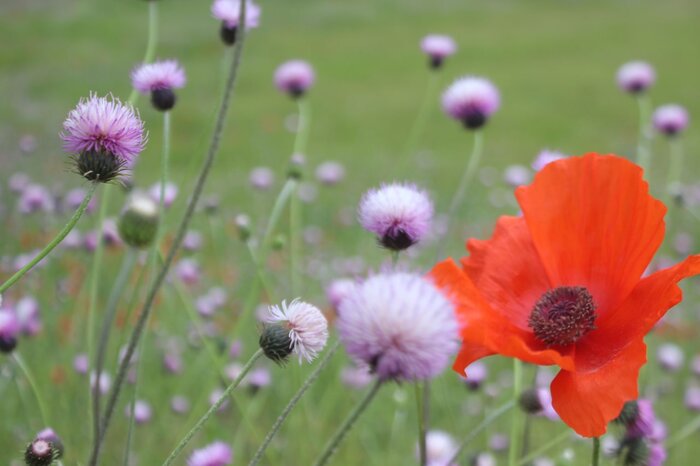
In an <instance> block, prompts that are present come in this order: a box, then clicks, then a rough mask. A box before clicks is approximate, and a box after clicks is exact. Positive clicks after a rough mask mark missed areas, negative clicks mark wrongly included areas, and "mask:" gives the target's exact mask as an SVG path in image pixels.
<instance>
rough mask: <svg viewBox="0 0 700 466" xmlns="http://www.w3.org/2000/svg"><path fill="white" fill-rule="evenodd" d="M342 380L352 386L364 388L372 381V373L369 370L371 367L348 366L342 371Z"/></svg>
mask: <svg viewBox="0 0 700 466" xmlns="http://www.w3.org/2000/svg"><path fill="white" fill-rule="evenodd" d="M340 380H341V381H342V382H343V384H344V385H346V386H348V387H350V388H356V389H360V388H364V387H366V386H367V385H369V383H370V382H371V381H372V374H370V372H369V367H367V366H365V365H361V366H347V367H344V368H343V370H342V371H340Z"/></svg>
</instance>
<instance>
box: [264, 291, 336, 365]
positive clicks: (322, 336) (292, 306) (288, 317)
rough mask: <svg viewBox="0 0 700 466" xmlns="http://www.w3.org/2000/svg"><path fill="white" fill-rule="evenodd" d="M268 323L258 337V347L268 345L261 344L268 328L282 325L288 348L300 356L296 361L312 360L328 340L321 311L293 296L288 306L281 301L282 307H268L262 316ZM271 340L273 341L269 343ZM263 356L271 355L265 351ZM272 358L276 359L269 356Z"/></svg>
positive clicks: (326, 322)
mask: <svg viewBox="0 0 700 466" xmlns="http://www.w3.org/2000/svg"><path fill="white" fill-rule="evenodd" d="M265 321H266V322H267V323H268V324H271V325H268V326H266V328H265V331H263V336H262V337H261V345H260V346H261V347H263V349H264V350H265V349H267V348H270V346H269V345H265V344H263V343H262V342H263V337H265V334H266V333H267V332H268V329H270V328H274V327H281V328H282V332H283V333H285V332H286V333H287V335H288V338H287V340H288V341H289V343H287V344H286V345H287V347H288V348H289V349H290V350H291V352H292V353H294V354H296V355H297V356H298V357H299V364H301V362H302V360H304V359H305V360H306V361H307V362H311V361H313V360H314V359H315V358H316V356H318V353H320V352H321V351H322V350H323V348H324V347H325V346H326V342H327V341H328V321H327V320H326V318H325V317H324V316H323V313H322V312H321V311H320V310H319V309H318V308H317V307H315V306H313V305H311V304H309V303H306V302H304V301H300V300H298V299H295V300H294V301H292V302H291V303H289V305H287V303H286V302H285V301H282V305H281V306H270V307H269V308H268V313H267V315H266V316H265ZM272 343H274V341H273V342H272ZM265 354H266V356H268V357H270V354H268V351H266V352H265ZM271 359H273V360H275V358H271Z"/></svg>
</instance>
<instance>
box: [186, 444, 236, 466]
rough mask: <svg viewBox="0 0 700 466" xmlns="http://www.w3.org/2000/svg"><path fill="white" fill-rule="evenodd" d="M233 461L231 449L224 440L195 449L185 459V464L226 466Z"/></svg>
mask: <svg viewBox="0 0 700 466" xmlns="http://www.w3.org/2000/svg"><path fill="white" fill-rule="evenodd" d="M232 461H233V451H232V450H231V447H229V446H228V445H227V444H226V443H224V442H214V443H211V444H209V445H207V446H206V447H204V448H201V449H199V450H195V451H194V453H192V456H190V458H189V459H188V460H187V466H226V465H227V464H231V462H232Z"/></svg>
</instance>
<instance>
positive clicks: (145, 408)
mask: <svg viewBox="0 0 700 466" xmlns="http://www.w3.org/2000/svg"><path fill="white" fill-rule="evenodd" d="M133 408H134V410H133V416H134V422H135V423H136V424H146V423H147V422H148V421H150V420H151V417H152V416H153V410H152V409H151V405H150V404H148V402H146V401H143V400H136V401H135V402H134V406H133ZM131 414H132V411H131V404H129V405H128V406H127V407H126V416H127V417H131Z"/></svg>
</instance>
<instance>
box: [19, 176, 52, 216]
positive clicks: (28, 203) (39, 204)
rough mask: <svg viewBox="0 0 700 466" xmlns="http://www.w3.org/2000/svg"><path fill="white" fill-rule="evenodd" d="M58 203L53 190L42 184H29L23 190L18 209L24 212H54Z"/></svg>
mask: <svg viewBox="0 0 700 466" xmlns="http://www.w3.org/2000/svg"><path fill="white" fill-rule="evenodd" d="M55 208H56V203H55V201H54V197H53V195H52V194H51V192H50V191H49V190H48V189H47V188H45V187H44V186H42V185H40V184H33V183H32V184H29V185H27V186H26V187H25V188H24V190H23V191H22V193H21V195H20V198H19V200H18V202H17V210H19V212H20V213H22V214H32V213H35V212H44V213H47V214H50V213H52V212H53V211H54V210H55Z"/></svg>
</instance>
